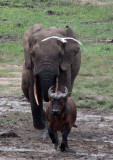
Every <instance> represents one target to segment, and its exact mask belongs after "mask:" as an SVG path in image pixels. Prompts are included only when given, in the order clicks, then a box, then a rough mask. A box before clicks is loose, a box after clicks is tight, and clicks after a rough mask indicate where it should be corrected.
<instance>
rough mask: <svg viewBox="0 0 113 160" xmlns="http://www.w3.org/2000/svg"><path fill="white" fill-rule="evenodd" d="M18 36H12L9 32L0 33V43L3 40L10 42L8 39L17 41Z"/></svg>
mask: <svg viewBox="0 0 113 160" xmlns="http://www.w3.org/2000/svg"><path fill="white" fill-rule="evenodd" d="M17 40H18V38H17V37H13V36H11V35H9V34H7V35H0V43H3V42H10V41H17Z"/></svg>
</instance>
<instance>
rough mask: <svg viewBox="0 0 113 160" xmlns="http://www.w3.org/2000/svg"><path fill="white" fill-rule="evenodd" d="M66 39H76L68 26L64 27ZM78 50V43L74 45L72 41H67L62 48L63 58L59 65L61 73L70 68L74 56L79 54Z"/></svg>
mask: <svg viewBox="0 0 113 160" xmlns="http://www.w3.org/2000/svg"><path fill="white" fill-rule="evenodd" d="M66 37H72V38H76V36H75V34H74V32H73V31H72V29H71V28H70V27H69V26H67V27H66ZM79 50H80V47H79V45H78V43H75V42H74V41H73V40H67V43H65V47H64V56H63V58H62V62H61V65H60V67H61V69H62V70H63V71H65V70H67V68H69V67H70V66H71V64H72V63H73V59H74V56H75V55H76V54H77V53H79Z"/></svg>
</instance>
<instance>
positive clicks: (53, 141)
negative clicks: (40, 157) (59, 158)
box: [48, 127, 58, 150]
mask: <svg viewBox="0 0 113 160" xmlns="http://www.w3.org/2000/svg"><path fill="white" fill-rule="evenodd" d="M48 132H49V136H50V138H51V140H52V143H53V144H54V148H55V150H57V146H58V138H57V133H56V132H54V131H53V128H52V127H49V128H48Z"/></svg>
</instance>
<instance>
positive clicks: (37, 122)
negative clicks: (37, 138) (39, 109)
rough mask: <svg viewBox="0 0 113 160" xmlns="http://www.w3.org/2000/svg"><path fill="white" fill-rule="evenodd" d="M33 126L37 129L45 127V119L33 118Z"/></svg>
mask: <svg viewBox="0 0 113 160" xmlns="http://www.w3.org/2000/svg"><path fill="white" fill-rule="evenodd" d="M33 126H34V128H36V129H39V130H42V129H44V128H45V122H44V120H42V121H41V120H38V119H36V120H33Z"/></svg>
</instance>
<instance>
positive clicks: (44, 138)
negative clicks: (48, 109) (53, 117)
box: [41, 120, 49, 140]
mask: <svg viewBox="0 0 113 160" xmlns="http://www.w3.org/2000/svg"><path fill="white" fill-rule="evenodd" d="M41 137H42V138H43V140H46V139H47V138H49V133H48V122H47V120H46V121H45V129H44V132H43V134H42V136H41Z"/></svg>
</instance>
